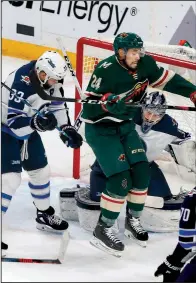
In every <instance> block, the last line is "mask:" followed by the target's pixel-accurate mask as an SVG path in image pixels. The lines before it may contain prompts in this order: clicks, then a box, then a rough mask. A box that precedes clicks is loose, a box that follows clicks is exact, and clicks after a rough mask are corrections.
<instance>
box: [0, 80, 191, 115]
mask: <svg viewBox="0 0 196 283" xmlns="http://www.w3.org/2000/svg"><path fill="white" fill-rule="evenodd" d="M31 79H32V80H31V81H32V83H34V82H35V76H31ZM1 84H2V85H3V86H4V87H5V88H7V89H8V90H9V91H12V90H11V89H10V88H9V87H8V86H6V85H5V84H4V83H1ZM37 93H38V94H39V96H40V97H41V98H42V99H43V100H48V101H63V102H74V103H81V104H83V103H87V104H95V105H96V104H107V103H108V101H101V100H94V99H75V98H65V97H54V96H50V95H48V94H47V93H46V92H45V91H44V90H43V89H42V87H41V86H40V85H39V89H37ZM19 98H20V97H19ZM20 99H21V98H20ZM127 106H129V107H132V108H141V107H142V106H143V105H142V104H130V105H129V104H127ZM151 108H152V109H153V108H157V106H151ZM160 109H166V110H167V109H173V110H182V111H194V112H195V111H196V107H189V106H173V105H165V106H162V107H160Z"/></svg>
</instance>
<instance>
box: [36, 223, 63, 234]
mask: <svg viewBox="0 0 196 283" xmlns="http://www.w3.org/2000/svg"><path fill="white" fill-rule="evenodd" d="M36 228H37V229H38V230H40V231H45V232H49V233H54V234H63V233H64V232H65V231H66V230H67V229H66V230H55V229H53V228H51V227H50V226H47V225H45V224H40V223H37V224H36Z"/></svg>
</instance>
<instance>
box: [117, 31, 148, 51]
mask: <svg viewBox="0 0 196 283" xmlns="http://www.w3.org/2000/svg"><path fill="white" fill-rule="evenodd" d="M113 48H114V52H115V54H116V55H117V56H118V50H119V49H121V48H122V49H124V51H125V52H127V50H128V49H131V48H140V49H143V40H142V39H141V37H140V36H138V35H137V34H135V33H130V32H122V33H120V34H118V35H117V36H116V37H115V39H114V42H113Z"/></svg>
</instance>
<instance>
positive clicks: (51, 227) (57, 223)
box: [36, 206, 69, 233]
mask: <svg viewBox="0 0 196 283" xmlns="http://www.w3.org/2000/svg"><path fill="white" fill-rule="evenodd" d="M36 222H37V225H36V228H37V229H38V230H42V231H47V232H53V233H62V232H64V231H65V230H67V228H68V226H69V224H68V223H67V222H66V221H64V220H62V219H61V218H60V217H59V216H57V215H55V211H54V208H53V207H52V206H50V207H49V208H48V209H47V210H45V211H40V210H38V209H37V218H36Z"/></svg>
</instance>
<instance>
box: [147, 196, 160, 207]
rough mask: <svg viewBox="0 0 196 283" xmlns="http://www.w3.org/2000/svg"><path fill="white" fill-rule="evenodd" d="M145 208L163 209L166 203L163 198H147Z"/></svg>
mask: <svg viewBox="0 0 196 283" xmlns="http://www.w3.org/2000/svg"><path fill="white" fill-rule="evenodd" d="M145 206H147V207H152V208H163V206H164V201H163V198H162V197H154V196H147V198H146V201H145Z"/></svg>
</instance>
